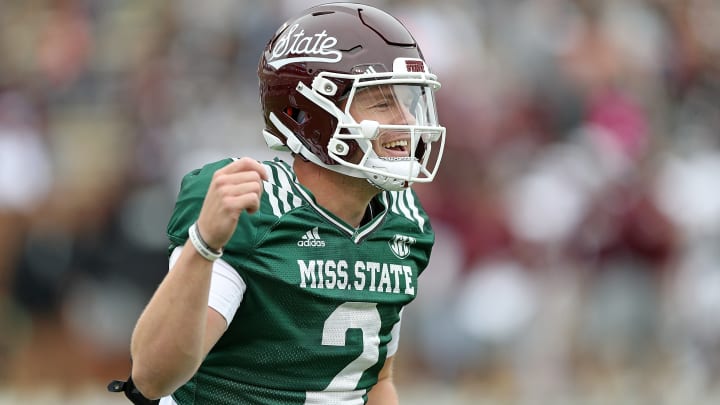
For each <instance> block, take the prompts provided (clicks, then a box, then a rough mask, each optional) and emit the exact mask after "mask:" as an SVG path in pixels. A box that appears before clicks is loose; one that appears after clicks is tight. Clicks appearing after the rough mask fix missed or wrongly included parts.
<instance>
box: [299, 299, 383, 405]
mask: <svg viewBox="0 0 720 405" xmlns="http://www.w3.org/2000/svg"><path fill="white" fill-rule="evenodd" d="M376 305H377V304H375V303H369V302H346V303H344V304H342V305H340V306H339V307H337V309H335V311H333V313H332V314H330V316H329V317H328V319H327V320H325V326H324V327H323V336H322V344H323V346H345V333H346V332H347V331H348V329H360V330H362V336H363V351H362V353H360V356H358V357H357V358H356V359H355V360H353V361H351V362H350V364H348V365H347V366H345V368H344V369H342V370H341V371H340V372H339V373H338V374H337V375H336V376H335V378H333V379H332V381H330V384H329V385H328V386H327V388H325V389H324V390H323V391H309V392H308V393H307V396H306V398H305V405H320V404H329V403H332V404H343V405H356V404H362V403H363V400H362V396H363V395H364V394H365V392H364V390H356V389H355V388H356V387H357V385H358V383H359V382H360V377H362V374H363V373H364V372H365V370H367V369H368V368H370V367H372V366H373V365H374V364H375V363H377V361H378V358H379V357H380V352H379V348H380V323H381V321H380V313H379V312H378V310H377V306H376Z"/></svg>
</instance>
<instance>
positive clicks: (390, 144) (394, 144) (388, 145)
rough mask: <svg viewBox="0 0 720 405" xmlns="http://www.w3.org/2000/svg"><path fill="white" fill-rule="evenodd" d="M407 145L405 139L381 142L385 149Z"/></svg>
mask: <svg viewBox="0 0 720 405" xmlns="http://www.w3.org/2000/svg"><path fill="white" fill-rule="evenodd" d="M407 145H408V141H407V140H400V141H393V142H388V143H384V144H382V146H383V148H387V149H390V148H395V147H398V146H401V147H405V146H407Z"/></svg>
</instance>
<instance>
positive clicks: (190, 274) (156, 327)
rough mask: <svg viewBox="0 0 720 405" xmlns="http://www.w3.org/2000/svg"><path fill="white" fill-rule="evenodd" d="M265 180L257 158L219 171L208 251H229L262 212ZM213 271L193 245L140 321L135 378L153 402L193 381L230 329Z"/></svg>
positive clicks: (211, 193) (206, 235) (203, 223)
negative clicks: (215, 297)
mask: <svg viewBox="0 0 720 405" xmlns="http://www.w3.org/2000/svg"><path fill="white" fill-rule="evenodd" d="M265 178H266V174H265V169H264V168H263V167H262V165H261V164H260V163H258V162H256V161H254V160H251V159H241V160H238V161H235V162H233V163H230V164H229V165H227V166H225V167H223V168H221V169H219V170H218V171H216V172H215V174H214V175H213V179H212V181H211V183H210V186H209V188H208V192H207V194H206V196H205V200H204V202H203V206H202V209H201V211H200V215H199V218H198V222H197V224H198V229H199V230H200V232H201V235H202V238H203V239H204V240H205V242H206V243H207V244H208V246H210V247H211V248H220V247H222V246H225V244H227V242H228V241H229V240H230V237H231V236H232V234H233V233H234V231H235V228H236V227H237V222H238V219H239V217H240V215H241V214H242V212H243V211H247V212H249V213H253V212H255V211H256V210H257V209H258V208H259V206H260V198H261V194H262V182H261V180H262V179H265ZM212 266H213V263H212V262H211V261H209V260H207V259H205V258H204V257H202V256H201V255H200V254H199V253H198V251H197V250H196V249H195V247H194V246H193V245H192V243H191V242H190V241H188V242H187V243H186V246H185V247H184V248H183V250H182V253H181V254H180V257H179V258H178V260H177V262H176V263H175V265H174V266H173V269H172V270H171V271H170V272H168V274H167V276H166V277H165V279H164V280H163V281H162V283H160V286H159V287H158V289H157V290H156V291H155V294H154V295H153V297H152V298H151V299H150V302H149V303H148V305H147V307H146V308H145V310H144V311H143V313H142V315H141V316H140V318H139V319H138V322H137V324H136V326H135V330H134V331H133V335H132V339H131V344H130V353H131V355H132V360H133V367H132V378H133V381H134V382H135V385H136V387H137V388H138V390H139V391H140V392H141V393H143V395H145V396H146V397H148V398H159V397H162V396H165V395H169V394H171V393H172V392H174V391H175V390H176V389H177V388H179V387H180V386H181V385H182V384H184V383H185V382H187V381H188V380H189V379H190V378H191V377H192V375H193V374H194V373H195V372H196V371H197V369H198V368H199V367H200V364H201V362H202V361H203V359H204V358H205V356H206V355H207V353H208V352H209V351H210V349H211V348H212V346H214V345H215V343H216V342H217V340H218V339H219V338H220V336H221V335H222V334H223V333H224V331H225V329H226V327H227V324H226V321H225V319H224V318H223V317H222V316H221V315H220V314H219V313H217V312H215V310H212V309H210V308H208V296H209V290H210V280H211V276H212Z"/></svg>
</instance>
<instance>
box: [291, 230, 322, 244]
mask: <svg viewBox="0 0 720 405" xmlns="http://www.w3.org/2000/svg"><path fill="white" fill-rule="evenodd" d="M297 245H298V246H309V247H325V241H324V240H322V239H320V233H319V232H318V227H317V226H316V227H315V228H313V229H311V230H309V231H307V232H305V235H303V236H302V238H300V240H299V241H298V243H297Z"/></svg>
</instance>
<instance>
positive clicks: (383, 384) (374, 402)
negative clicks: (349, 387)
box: [367, 356, 400, 405]
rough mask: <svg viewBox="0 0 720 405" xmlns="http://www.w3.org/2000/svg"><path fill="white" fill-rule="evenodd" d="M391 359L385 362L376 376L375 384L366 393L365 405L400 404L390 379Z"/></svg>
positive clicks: (391, 357)
mask: <svg viewBox="0 0 720 405" xmlns="http://www.w3.org/2000/svg"><path fill="white" fill-rule="evenodd" d="M393 358H394V357H393V356H390V357H388V358H387V360H385V365H383V368H382V370H380V374H379V375H378V382H377V384H375V386H374V387H372V389H371V390H370V392H369V393H368V402H367V405H398V404H399V403H400V402H399V400H398V394H397V390H396V389H395V384H394V383H393V379H392V367H393V366H392V365H393Z"/></svg>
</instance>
